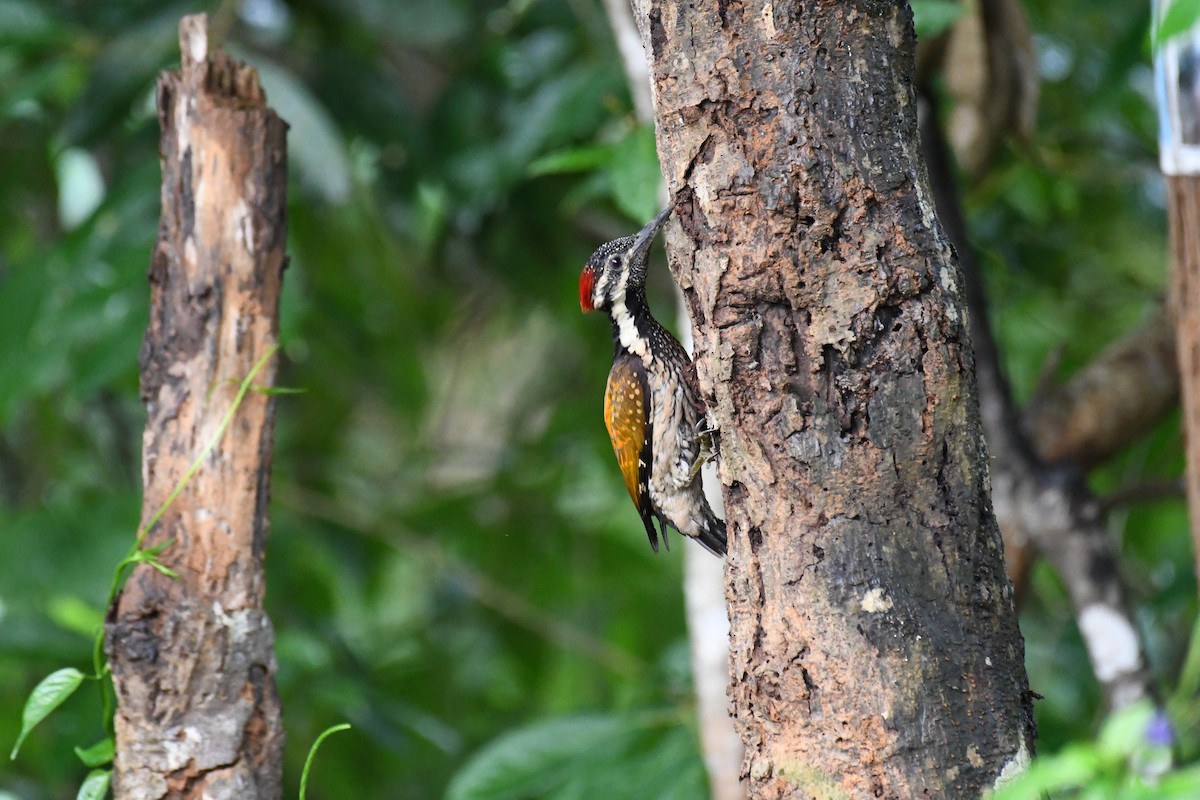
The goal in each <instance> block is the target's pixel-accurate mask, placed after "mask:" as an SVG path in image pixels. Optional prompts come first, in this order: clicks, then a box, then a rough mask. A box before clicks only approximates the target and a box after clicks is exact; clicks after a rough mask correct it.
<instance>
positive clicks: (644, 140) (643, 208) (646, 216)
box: [611, 125, 662, 224]
mask: <svg viewBox="0 0 1200 800" xmlns="http://www.w3.org/2000/svg"><path fill="white" fill-rule="evenodd" d="M611 173H612V191H613V200H614V202H616V204H617V208H619V209H621V211H623V212H624V213H625V214H628V215H629V216H630V217H632V218H633V219H634V220H637V221H638V223H639V224H641V223H644V222H646V221H647V220H650V219H653V218H654V215H655V214H657V213H658V212H659V210H660V206H659V201H658V189H659V186H661V185H662V172H661V171H660V170H659V167H658V151H657V149H656V148H655V144H654V128H652V127H651V126H649V125H645V126H642V127H640V128H637V129H635V130H633V131H631V132H630V134H629V135H628V136H626V137H625V138H624V139H622V140H621V141H620V142H618V143H617V145H616V148H615V149H614V151H613V164H612V168H611Z"/></svg>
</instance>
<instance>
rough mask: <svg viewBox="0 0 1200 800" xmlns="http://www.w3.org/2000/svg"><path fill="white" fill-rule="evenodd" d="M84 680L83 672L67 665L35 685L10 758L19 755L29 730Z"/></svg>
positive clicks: (23, 713) (26, 703)
mask: <svg viewBox="0 0 1200 800" xmlns="http://www.w3.org/2000/svg"><path fill="white" fill-rule="evenodd" d="M82 682H83V673H82V672H80V671H79V670H77V669H74V668H73V667H65V668H63V669H60V670H58V671H57V672H52V673H50V674H49V675H47V676H46V677H45V678H43V679H42V682H41V683H39V684H38V685H37V686H36V687H34V690H33V691H32V692H31V693H30V694H29V699H28V700H26V701H25V710H24V711H23V712H22V713H21V733H20V734H19V735H18V736H17V742H16V744H14V745H13V749H12V753H11V754H10V755H9V758H16V757H17V752H18V751H20V749H21V742H23V741H25V737H26V736H28V735H29V732H30V731H31V730H33V728H34V727H35V726H36V725H37V724H38V723H39V722H41V721H42V720H44V719H45V718H46V716H47V715H48V714H49V713H50V712H51V711H53V710H54V709H56V708H58V707H59V706H60V705H62V702H63V701H64V700H66V699H67V698H68V697H70V696H71V695H72V694H73V693H74V692H75V690H76V689H78V688H79V684H81V683H82Z"/></svg>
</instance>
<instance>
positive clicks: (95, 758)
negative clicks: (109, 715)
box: [75, 736, 116, 768]
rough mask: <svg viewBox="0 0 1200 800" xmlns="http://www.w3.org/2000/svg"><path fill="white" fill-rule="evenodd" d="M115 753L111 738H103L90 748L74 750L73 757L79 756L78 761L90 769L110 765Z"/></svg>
mask: <svg viewBox="0 0 1200 800" xmlns="http://www.w3.org/2000/svg"><path fill="white" fill-rule="evenodd" d="M115 752H116V750H115V745H114V743H113V740H112V737H111V736H106V737H104V738H103V739H101V740H100V741H98V742H96V743H95V744H94V745H92V746H91V747H87V748H82V747H76V748H75V755H77V756H79V760H80V761H82V762H83V765H84V766H85V767H92V768H96V767H103V766H104V765H105V764H111V763H112V760H113V755H114V753H115Z"/></svg>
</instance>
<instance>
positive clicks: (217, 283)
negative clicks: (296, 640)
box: [106, 15, 287, 800]
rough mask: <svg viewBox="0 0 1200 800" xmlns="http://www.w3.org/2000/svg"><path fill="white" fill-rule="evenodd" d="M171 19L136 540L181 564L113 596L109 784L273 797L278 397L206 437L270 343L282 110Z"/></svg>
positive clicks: (267, 377)
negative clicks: (270, 583)
mask: <svg viewBox="0 0 1200 800" xmlns="http://www.w3.org/2000/svg"><path fill="white" fill-rule="evenodd" d="M179 34H180V48H181V50H182V53H183V58H182V69H181V70H180V71H179V72H171V73H166V74H164V75H163V76H162V77H161V78H160V80H159V84H158V115H159V123H160V125H161V126H162V143H161V154H162V170H163V183H162V220H161V223H160V227H159V238H158V242H157V245H156V247H155V251H154V254H153V256H152V259H151V265H150V275H149V278H150V287H151V310H150V326H149V328H148V330H147V332H146V340H145V343H144V345H143V348H142V354H141V367H142V400H143V402H144V403H145V405H146V411H147V416H148V420H147V425H146V433H145V438H144V442H143V445H144V452H143V468H142V469H143V476H144V481H145V497H144V501H143V506H142V517H141V518H142V530H143V531H144V532H145V534H146V538H145V541H144V545H143V546H144V547H145V548H147V549H148V548H153V547H155V546H158V545H164V544H165V545H167V546H166V548H165V550H163V552H162V554H161V557H160V558H161V561H162V563H163V564H164V565H165V566H166V567H168V568H170V569H172V570H174V571H175V572H176V573H177V575H178V577H177V578H171V577H168V576H166V575H164V574H162V573H160V572H159V571H157V570H155V569H154V568H152V567H150V566H147V565H140V566H138V567H136V568H135V569H134V571H133V572H132V574H131V575H130V577H129V580H128V582H127V583H126V585H125V587H124V589H123V590H122V592H121V594H120V596H119V597H118V599H117V601H116V603H115V604H114V606H113V608H112V609H110V611H109V614H110V617H109V621H108V630H107V642H106V647H107V651H108V657H109V661H110V663H111V666H112V673H113V683H114V686H115V688H116V692H117V699H118V710H117V715H116V721H115V728H116V747H117V752H116V759H115V774H114V784H113V786H114V796H115V797H116V798H138V800H144V799H145V798H159V797H168V796H169V797H173V798H200V797H204V798H277V797H279V796H280V775H281V756H282V748H283V731H282V729H281V726H280V711H279V700H278V697H277V695H276V691H275V683H274V673H275V657H274V652H273V644H274V633H273V630H272V627H271V623H270V620H269V619H268V618H267V616H266V614H265V612H264V611H263V608H262V601H263V592H264V589H265V585H264V580H263V569H262V559H263V554H264V549H265V546H266V539H267V532H268V518H267V504H268V495H269V488H270V467H271V448H272V431H273V427H274V402H273V400H272V399H271V398H270V397H269V396H267V395H265V394H261V393H256V392H249V393H246V394H245V396H244V398H243V399H242V401H241V403H240V404H238V405H237V407H236V410H235V413H234V415H233V417H232V419H231V421H230V422H229V424H228V428H227V429H226V430H225V431H224V434H223V435H222V436H220V438H219V440H218V441H217V442H216V444H215V446H214V447H213V448H212V449H211V450H210V451H208V452H207V454H206V455H204V453H205V448H206V447H207V446H208V444H209V443H210V441H211V440H212V439H213V438H214V436H216V434H217V433H218V431H220V430H221V427H222V425H223V424H224V422H223V421H224V420H225V418H226V415H227V414H229V413H230V411H231V408H233V407H234V405H235V397H236V396H237V395H238V391H239V387H240V384H241V382H242V381H243V380H244V379H245V378H246V377H247V376H248V375H249V374H250V373H251V371H252V370H253V369H254V368H255V366H256V365H257V364H259V362H260V360H262V359H263V358H264V357H265V356H268V354H269V353H270V352H271V350H272V349H273V348H274V347H275V342H276V332H277V328H278V308H279V291H280V285H281V279H282V273H283V268H284V266H285V256H284V245H285V241H286V220H285V211H286V197H287V191H286V168H287V160H286V150H285V147H286V144H285V140H286V131H287V126H286V124H285V123H284V122H283V121H282V120H280V119H279V118H278V117H277V116H276V115H275V114H274V112H272V111H271V110H270V109H269V108H267V106H266V99H265V97H264V95H263V92H262V90H261V89H260V88H259V84H258V76H257V74H256V73H255V72H254V70H253V69H251V68H249V67H247V66H245V65H243V64H240V63H238V62H236V61H233V60H232V59H229V58H228V57H226V56H225V55H224V54H223V53H220V52H216V53H212V54H210V52H209V42H208V34H207V23H206V20H205V17H204V16H202V15H201V16H192V17H185V18H184V19H183V21H182V22H181V23H180V26H179ZM274 371H275V370H274V366H272V365H271V364H268V365H267V366H266V367H265V368H263V369H261V371H259V372H258V374H257V375H256V377H255V384H256V385H268V386H269V385H270V384H271V383H272V381H273V378H274ZM197 456H202V458H201V460H200V461H199V462H198V465H199V468H198V470H197V471H196V472H195V474H193V475H191V477H190V478H185V476H186V475H187V474H188V472H189V468H190V467H191V465H192V462H193V461H194V460H196V459H197ZM181 481H184V485H183V488H182V491H180V492H179V493H178V496H176V497H174V498H173V499H172V498H171V495H172V493H173V492H174V491H175V490H176V487H177V486H178V485H179V484H180V482H181ZM164 504H166V510H165V511H163V512H162V514H161V517H159V518H158V520H157V522H154V519H155V515H156V514H157V513H158V512H159V511H160V508H161V507H162V506H164ZM147 528H149V530H147Z"/></svg>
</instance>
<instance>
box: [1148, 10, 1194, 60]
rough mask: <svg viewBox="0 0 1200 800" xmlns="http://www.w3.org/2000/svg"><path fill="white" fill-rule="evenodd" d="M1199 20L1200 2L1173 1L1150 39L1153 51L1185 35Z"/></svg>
mask: <svg viewBox="0 0 1200 800" xmlns="http://www.w3.org/2000/svg"><path fill="white" fill-rule="evenodd" d="M1197 20H1200V0H1175V2H1173V3H1171V5H1170V6H1169V7H1168V8H1167V13H1165V14H1163V16H1162V19H1161V20H1159V23H1158V25H1157V26H1156V27H1155V28H1154V35H1153V36H1152V37H1151V40H1152V42H1153V46H1154V49H1155V50H1157V49H1158V48H1160V47H1162V46H1163V45H1164V44H1166V43H1167V42H1168V41H1170V40H1171V39H1173V38H1175V37H1176V36H1178V35H1179V34H1181V33H1186V32H1187V31H1188V30H1189V29H1190V28H1192V26H1194V25H1195V24H1196V21H1197Z"/></svg>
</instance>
